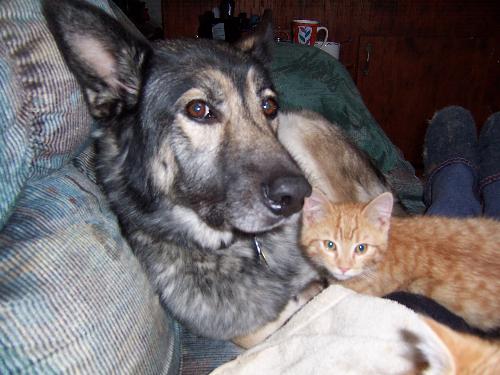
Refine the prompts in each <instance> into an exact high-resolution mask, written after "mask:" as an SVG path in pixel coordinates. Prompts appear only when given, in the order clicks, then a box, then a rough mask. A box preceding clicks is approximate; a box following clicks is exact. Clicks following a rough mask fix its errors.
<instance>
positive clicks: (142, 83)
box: [44, 0, 311, 247]
mask: <svg viewBox="0 0 500 375" xmlns="http://www.w3.org/2000/svg"><path fill="white" fill-rule="evenodd" d="M44 12H45V14H46V17H47V19H48V24H49V27H50V29H51V31H52V33H53V34H54V36H55V39H56V41H57V43H58V45H59V48H60V50H61V52H62V53H63V56H64V58H65V60H66V62H67V64H68V66H69V68H70V69H71V70H72V71H73V73H74V74H75V76H76V77H77V79H78V81H79V83H80V85H81V87H82V92H83V94H84V96H85V99H86V101H87V104H88V107H89V110H90V112H91V114H92V115H93V116H94V117H95V118H97V119H98V120H100V122H101V123H102V125H103V128H104V134H105V135H104V138H103V142H102V147H103V150H102V151H101V156H100V158H101V164H102V169H103V171H102V172H101V175H103V174H104V175H103V176H102V177H103V181H104V185H106V184H107V185H113V184H114V187H108V188H107V190H108V194H110V198H111V200H112V201H113V199H115V200H119V199H121V198H123V194H125V195H126V196H127V197H133V199H135V200H136V201H137V202H139V201H140V205H139V206H140V207H143V208H144V209H145V210H149V211H151V210H156V211H157V212H158V210H159V209H160V208H161V209H168V210H169V211H170V214H172V212H174V214H175V215H176V219H177V221H178V222H179V223H182V222H188V224H189V225H190V226H191V227H193V224H198V225H200V228H199V230H201V231H202V230H203V228H205V230H206V232H207V234H208V235H207V236H206V237H210V236H212V235H213V234H216V235H215V237H216V238H217V234H218V237H219V238H218V239H217V240H216V241H211V240H207V239H200V242H204V241H208V242H205V243H202V245H207V243H208V244H211V243H213V246H214V247H215V243H217V242H218V243H220V241H223V242H224V241H227V240H228V239H229V238H230V237H231V235H230V233H232V232H233V230H235V229H236V230H239V231H242V232H247V233H256V232H262V231H267V230H270V229H272V228H274V227H276V226H279V225H280V224H282V223H283V222H285V221H286V219H287V217H289V216H291V215H292V214H294V213H296V212H298V211H299V210H300V209H301V207H302V204H303V200H304V197H305V196H307V195H309V194H310V191H311V188H310V185H309V184H308V182H307V181H306V180H305V178H304V177H303V175H302V173H301V172H300V170H299V169H298V167H297V166H296V164H295V163H294V162H293V160H292V159H291V157H290V156H289V154H288V153H287V152H286V150H285V149H284V148H283V146H282V145H281V144H280V143H279V142H278V139H277V136H276V129H277V121H278V120H277V113H278V111H279V108H278V107H279V106H278V98H277V94H276V92H275V90H274V88H273V85H272V83H271V80H270V77H269V73H268V71H267V69H266V64H267V63H268V62H269V54H268V52H269V49H270V46H271V43H272V31H271V28H270V26H266V27H264V28H262V29H261V30H260V31H259V32H257V33H255V34H253V35H251V36H250V37H247V38H246V39H244V40H242V41H240V42H239V43H237V44H236V45H233V46H230V45H228V44H224V43H217V42H214V41H209V40H191V41H190V40H183V41H182V40H178V41H168V42H163V43H161V44H158V45H155V46H154V48H153V46H151V45H150V44H149V43H148V42H147V41H146V40H144V39H143V38H142V37H141V36H139V35H137V34H136V33H135V32H134V31H131V30H128V29H126V28H124V27H123V26H122V25H121V24H119V23H118V22H117V21H116V20H114V19H112V18H111V17H109V16H108V15H106V14H105V13H104V12H102V11H100V10H98V9H97V8H94V7H92V6H89V5H87V4H85V3H84V2H81V1H80V2H77V1H73V0H71V1H65V2H63V3H62V4H61V2H59V1H55V0H50V1H48V0H47V1H45V4H44ZM113 189H118V190H120V191H121V192H122V193H123V194H121V195H118V196H116V197H115V198H114V197H113V193H112V192H111V191H110V190H113ZM175 215H174V216H175ZM171 217H172V216H170V218H171Z"/></svg>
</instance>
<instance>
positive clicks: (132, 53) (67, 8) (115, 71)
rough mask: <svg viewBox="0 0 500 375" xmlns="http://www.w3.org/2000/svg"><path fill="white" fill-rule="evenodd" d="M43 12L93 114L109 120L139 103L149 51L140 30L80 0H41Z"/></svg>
mask: <svg viewBox="0 0 500 375" xmlns="http://www.w3.org/2000/svg"><path fill="white" fill-rule="evenodd" d="M43 12H44V15H45V18H46V20H47V24H48V26H49V29H50V31H51V32H52V34H53V36H54V38H55V40H56V43H57V46H58V47H59V50H60V51H61V53H62V55H63V57H64V59H65V60H66V64H67V65H68V67H69V69H70V70H71V71H72V72H73V74H74V75H75V77H76V78H77V80H78V82H79V84H80V86H81V88H82V92H83V95H84V97H85V100H86V102H87V105H88V108H89V110H90V113H91V114H92V115H93V116H94V117H96V118H99V119H110V118H112V117H115V116H117V115H119V114H120V113H121V112H122V111H123V110H125V109H127V108H131V107H133V106H134V105H136V104H137V101H138V97H139V92H140V90H141V86H142V80H143V68H144V65H145V60H146V58H147V56H148V55H149V53H150V52H151V49H150V46H149V44H148V42H147V41H146V40H145V39H144V38H143V37H142V36H141V35H139V34H138V32H136V31H134V30H131V29H128V28H125V27H124V26H123V25H122V24H120V23H119V22H118V21H117V20H115V19H114V18H112V17H111V16H109V15H108V14H106V13H105V12H104V11H102V10H101V9H99V8H97V7H94V6H92V5H90V4H87V3H86V2H84V1H75V0H65V1H56V0H44V2H43Z"/></svg>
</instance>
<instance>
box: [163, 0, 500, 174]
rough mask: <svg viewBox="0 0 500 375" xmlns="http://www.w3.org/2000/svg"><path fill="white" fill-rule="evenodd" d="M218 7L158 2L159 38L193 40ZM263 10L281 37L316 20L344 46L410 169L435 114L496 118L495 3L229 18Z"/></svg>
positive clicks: (328, 0) (499, 33) (378, 0)
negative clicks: (452, 111)
mask: <svg viewBox="0 0 500 375" xmlns="http://www.w3.org/2000/svg"><path fill="white" fill-rule="evenodd" d="M218 3H219V1H210V0H209V1H201V0H200V1H196V0H191V1H185V0H182V1H181V0H163V19H164V29H165V35H166V36H167V37H178V36H194V35H195V34H196V29H197V25H198V15H200V14H202V13H203V12H204V11H207V10H210V9H211V8H212V7H214V6H215V5H217V4H218ZM265 8H271V9H272V10H273V21H274V24H275V25H276V28H279V29H280V30H288V29H289V26H290V21H291V20H292V19H293V18H295V17H307V18H316V19H319V20H320V21H321V23H322V24H323V25H325V26H326V27H328V29H329V31H330V39H331V40H334V41H341V42H343V44H342V47H341V54H340V55H341V56H340V60H341V61H342V62H343V63H344V65H345V66H346V67H347V69H348V70H349V72H350V73H351V75H352V77H353V79H354V80H355V82H356V84H357V86H358V88H359V90H360V93H361V95H362V97H363V99H364V101H365V103H366V105H367V107H368V109H369V110H370V111H371V113H372V114H373V115H374V117H375V119H376V120H377V121H378V123H379V124H380V125H381V127H382V128H383V129H384V130H385V132H386V133H387V135H388V136H389V137H390V138H391V140H392V141H393V142H394V143H395V144H396V145H397V146H398V147H399V148H400V149H401V150H402V152H403V154H404V156H405V157H406V158H407V159H408V160H409V161H410V162H412V163H413V164H414V166H415V167H416V168H417V169H419V168H421V159H422V146H423V138H424V134H425V129H426V127H427V123H428V120H430V119H431V118H432V116H433V114H434V113H435V112H436V111H437V110H439V109H440V108H442V107H444V106H447V105H452V104H457V105H462V106H464V107H467V108H468V109H470V110H471V111H472V113H473V115H474V118H475V120H476V123H477V125H478V127H480V126H481V125H482V124H483V122H484V121H485V119H486V118H487V117H488V116H489V115H490V114H491V113H493V112H496V111H500V1H498V0H302V1H292V0H236V14H238V13H239V12H242V11H245V12H247V13H248V14H252V13H253V14H261V13H262V12H263V10H264V9H265ZM368 54H369V57H368Z"/></svg>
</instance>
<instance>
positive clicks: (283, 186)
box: [262, 176, 312, 216]
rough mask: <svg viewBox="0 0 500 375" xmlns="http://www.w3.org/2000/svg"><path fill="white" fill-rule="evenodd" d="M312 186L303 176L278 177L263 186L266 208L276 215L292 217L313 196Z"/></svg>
mask: <svg viewBox="0 0 500 375" xmlns="http://www.w3.org/2000/svg"><path fill="white" fill-rule="evenodd" d="M311 191H312V188H311V185H309V182H307V180H306V179H305V178H304V177H302V176H293V177H290V176H287V177H278V178H276V179H274V180H273V181H271V182H270V183H268V184H263V185H262V193H263V196H264V202H265V204H266V206H267V207H268V208H269V209H270V210H271V211H272V212H273V213H275V214H276V215H282V216H290V215H292V214H294V213H295V212H298V211H299V210H300V209H301V208H302V206H303V204H304V198H305V197H308V196H309V195H311Z"/></svg>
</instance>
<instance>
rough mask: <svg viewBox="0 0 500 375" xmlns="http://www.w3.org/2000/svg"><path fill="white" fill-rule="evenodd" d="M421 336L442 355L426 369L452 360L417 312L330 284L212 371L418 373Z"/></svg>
mask: <svg viewBox="0 0 500 375" xmlns="http://www.w3.org/2000/svg"><path fill="white" fill-rule="evenodd" d="M422 337H425V341H426V345H427V346H429V345H430V346H431V347H432V352H433V354H435V355H436V357H437V358H438V359H437V360H435V362H436V363H437V365H431V368H429V369H428V370H427V371H426V372H425V373H426V374H439V373H441V369H440V368H436V367H438V364H439V363H440V362H447V361H448V356H449V352H448V350H447V349H446V347H445V346H444V345H443V344H442V342H441V341H440V340H439V338H438V337H437V336H436V335H435V334H434V332H433V331H432V330H431V329H430V328H429V327H428V326H427V325H426V324H425V323H424V322H423V321H422V320H421V319H420V318H419V316H418V315H417V314H415V313H414V312H413V311H411V310H409V309H407V308H406V307H404V306H402V305H400V304H398V303H397V302H394V301H389V300H385V299H381V298H375V297H370V296H366V295H361V294H357V293H355V292H353V291H351V290H349V289H346V288H343V287H341V286H334V285H332V286H330V287H329V288H327V289H325V290H324V291H323V292H322V293H321V294H319V295H318V296H317V297H316V298H314V299H313V300H312V301H311V302H309V303H308V304H307V305H306V306H304V307H303V308H302V310H300V311H299V312H297V313H296V314H295V315H294V316H293V317H292V318H291V319H290V321H289V322H288V323H287V324H285V325H284V326H283V327H282V328H281V329H279V330H278V331H277V332H276V333H274V334H273V335H272V336H271V337H269V338H268V339H267V340H265V341H264V342H263V343H261V344H259V345H257V346H256V347H254V348H252V349H250V350H248V351H246V352H245V353H243V354H241V355H240V356H239V357H237V358H236V359H235V360H233V361H232V362H229V363H227V364H225V365H223V366H221V367H219V368H218V369H216V370H215V371H214V372H212V375H246V374H248V375H257V374H258V375H260V374H266V375H268V374H297V375H307V374H315V375H316V374H342V375H348V374H356V375H359V374H363V375H364V374H367V375H368V374H384V375H391V374H398V375H400V374H408V373H413V372H414V371H413V370H414V362H415V358H416V356H417V355H418V351H417V346H418V342H419V341H420V340H421V338H422ZM429 341H430V343H429ZM416 342H417V343H416ZM439 357H440V358H439ZM433 366H434V368H432V367H433Z"/></svg>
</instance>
